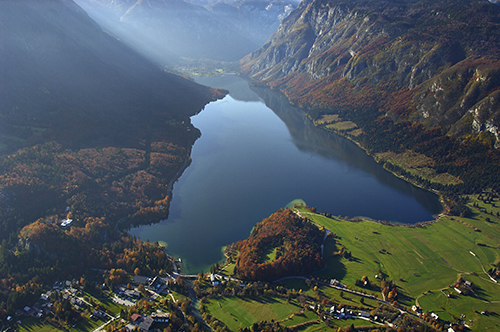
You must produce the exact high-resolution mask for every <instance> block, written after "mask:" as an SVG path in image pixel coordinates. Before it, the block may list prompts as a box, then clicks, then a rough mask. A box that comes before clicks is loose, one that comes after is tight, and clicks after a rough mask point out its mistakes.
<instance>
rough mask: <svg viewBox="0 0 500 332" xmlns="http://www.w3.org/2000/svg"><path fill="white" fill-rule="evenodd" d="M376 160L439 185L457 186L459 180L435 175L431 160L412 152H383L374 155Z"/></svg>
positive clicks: (449, 175)
mask: <svg viewBox="0 0 500 332" xmlns="http://www.w3.org/2000/svg"><path fill="white" fill-rule="evenodd" d="M375 158H376V159H377V160H384V161H388V162H389V163H391V164H393V165H396V166H399V167H401V168H403V169H405V170H406V171H408V172H409V173H411V174H413V175H417V176H420V177H422V178H424V179H427V180H429V181H431V182H436V183H441V184H444V185H446V184H451V185H454V184H458V183H460V180H459V179H458V178H457V177H455V176H453V175H451V174H449V173H440V174H438V173H436V170H435V169H434V168H433V167H434V162H433V161H432V159H431V158H429V157H426V156H424V155H422V154H418V153H415V152H412V151H405V152H403V153H399V154H398V153H394V152H383V153H378V154H376V155H375Z"/></svg>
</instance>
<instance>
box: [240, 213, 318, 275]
mask: <svg viewBox="0 0 500 332" xmlns="http://www.w3.org/2000/svg"><path fill="white" fill-rule="evenodd" d="M323 234H324V231H323V230H320V229H319V228H318V227H316V225H314V224H312V223H311V222H310V221H308V220H307V219H305V218H302V217H300V216H298V215H296V214H295V213H293V212H292V211H291V210H290V209H288V208H287V209H281V210H279V211H277V212H275V213H273V214H272V215H271V216H270V217H269V218H266V219H264V220H263V221H262V222H260V223H257V224H256V225H255V227H254V229H253V230H252V232H251V234H250V236H249V237H248V238H247V239H246V240H242V241H239V242H237V243H236V246H237V248H238V250H239V254H238V256H237V258H236V267H235V274H236V275H237V276H238V278H241V279H245V280H275V279H278V278H280V277H283V276H289V275H304V274H307V273H310V272H313V271H315V270H318V269H320V268H322V267H323V266H324V262H323V258H322V257H321V244H322V242H323Z"/></svg>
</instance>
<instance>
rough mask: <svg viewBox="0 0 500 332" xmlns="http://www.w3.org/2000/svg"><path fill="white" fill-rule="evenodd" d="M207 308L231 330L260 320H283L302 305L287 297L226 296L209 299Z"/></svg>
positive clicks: (236, 329) (297, 310)
mask: <svg viewBox="0 0 500 332" xmlns="http://www.w3.org/2000/svg"><path fill="white" fill-rule="evenodd" d="M207 309H208V311H210V313H211V314H212V315H213V316H215V317H217V318H218V319H219V320H221V321H223V322H224V323H225V324H226V325H227V326H228V327H229V329H230V330H231V331H238V327H245V326H246V327H249V326H251V325H252V324H253V323H256V322H258V321H263V320H266V321H271V320H274V321H281V320H283V319H285V318H287V317H289V316H290V315H292V314H293V313H296V312H299V311H300V309H301V305H300V304H299V303H297V302H296V301H291V302H290V303H287V302H286V299H282V298H273V297H268V296H264V297H261V298H258V299H243V298H239V297H225V298H220V299H211V300H209V302H208V304H207Z"/></svg>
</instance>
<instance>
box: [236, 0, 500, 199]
mask: <svg viewBox="0 0 500 332" xmlns="http://www.w3.org/2000/svg"><path fill="white" fill-rule="evenodd" d="M499 27H500V7H499V6H497V5H495V4H492V3H490V2H488V1H470V0H460V1H453V2H449V1H426V0H407V1H368V0H357V1H342V0H312V1H304V2H302V3H301V4H300V6H299V7H298V9H297V10H295V11H294V12H293V13H292V14H290V16H289V17H287V19H285V20H284V21H283V23H282V24H281V26H280V28H279V29H278V31H277V32H276V33H275V34H274V35H273V36H272V37H271V38H270V39H269V41H268V42H267V43H266V44H265V45H264V46H263V47H262V48H260V49H259V50H257V51H255V52H253V53H252V54H250V55H248V56H247V57H245V58H244V59H243V60H242V63H241V64H242V70H243V72H244V73H245V74H246V75H248V76H249V77H250V78H251V79H253V80H254V81H256V82H258V83H260V84H264V85H267V86H270V87H272V88H276V89H280V90H281V91H282V92H284V93H285V94H286V95H287V96H288V97H289V99H290V100H292V101H293V102H294V103H296V104H297V105H299V106H301V107H303V108H304V109H305V110H306V111H307V113H308V114H309V116H310V117H311V118H312V119H313V120H315V121H316V124H317V125H318V126H322V127H324V128H325V129H327V130H334V131H337V132H340V133H343V134H345V135H346V136H348V137H350V138H351V139H353V140H355V141H357V142H359V143H360V144H361V145H362V146H363V147H364V148H365V149H366V150H367V151H368V152H369V153H371V154H372V155H374V156H375V157H376V158H377V159H378V160H380V161H381V162H386V163H387V167H388V168H390V169H391V170H392V171H395V172H396V173H400V174H401V175H403V176H405V177H407V178H409V179H411V180H412V181H414V182H417V183H420V184H422V185H424V186H427V187H431V188H434V189H438V190H442V191H448V192H455V193H466V192H467V193H470V192H477V191H481V190H482V189H484V188H488V187H494V188H497V189H498V187H499V185H500V182H499V181H500V180H499V179H500V171H499V167H498V165H499V161H500V158H499V152H498V148H499V147H500V141H499V139H500V136H499V134H500V132H499V129H498V128H499V126H500V104H499V100H500V99H499V98H498V97H499V94H498V91H500V80H499V79H498V77H499V76H498V73H499V70H500V61H499V60H500V58H499V57H498V46H499V45H500V33H499V31H500V30H499V29H498V28H499ZM408 152H411V153H412V155H413V157H412V158H411V160H410V161H408V160H406V161H405V162H401V159H402V158H403V156H405V157H407V156H408V155H409V154H408ZM389 153H390V154H391V158H389V157H388V156H389ZM408 165H415V166H408ZM443 175H445V176H443Z"/></svg>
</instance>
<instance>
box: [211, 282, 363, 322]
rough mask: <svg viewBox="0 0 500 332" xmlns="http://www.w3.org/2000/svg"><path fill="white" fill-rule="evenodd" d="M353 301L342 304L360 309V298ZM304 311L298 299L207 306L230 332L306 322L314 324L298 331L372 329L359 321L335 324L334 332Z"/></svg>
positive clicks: (264, 298) (223, 302) (222, 300)
mask: <svg viewBox="0 0 500 332" xmlns="http://www.w3.org/2000/svg"><path fill="white" fill-rule="evenodd" d="M288 282H289V281H287V282H283V284H287V287H288V286H289V284H288ZM299 283H303V285H302V286H304V289H308V286H307V284H305V282H303V281H300V282H299ZM300 289H302V288H300ZM321 289H322V290H324V291H329V290H330V289H331V288H329V287H322V288H321ZM331 290H332V291H335V292H337V294H336V295H337V296H338V295H339V291H336V290H333V289H331ZM305 292H310V293H311V295H314V294H313V293H312V291H311V290H309V291H305ZM353 297H355V298H356V300H353V299H348V297H346V299H345V300H343V303H349V301H351V302H352V303H351V304H357V305H359V304H360V303H359V298H358V297H357V296H353ZM302 308H303V307H302V305H301V304H300V303H299V302H298V301H297V300H296V299H293V300H291V301H290V303H287V302H286V299H283V298H275V297H269V296H262V297H259V298H252V299H244V298H239V297H223V298H218V299H210V300H209V302H208V303H207V309H208V311H209V312H210V314H211V315H213V316H215V317H217V318H218V319H219V320H221V321H222V322H224V323H225V324H226V325H227V327H228V328H229V329H230V330H231V331H238V329H239V328H240V327H250V326H251V325H252V324H253V323H256V322H258V321H268V322H270V321H275V322H280V323H281V324H283V325H285V326H288V327H291V326H295V325H298V324H303V323H306V322H310V323H311V324H309V325H306V326H304V327H302V328H299V329H298V331H337V328H338V327H343V326H346V325H351V324H354V326H366V325H370V323H367V322H366V321H364V320H360V319H347V320H335V321H333V323H334V324H335V328H333V329H332V328H330V327H328V326H327V325H326V324H325V323H324V322H317V321H318V320H319V317H318V315H317V314H316V313H315V312H313V311H310V310H305V311H304V310H302Z"/></svg>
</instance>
